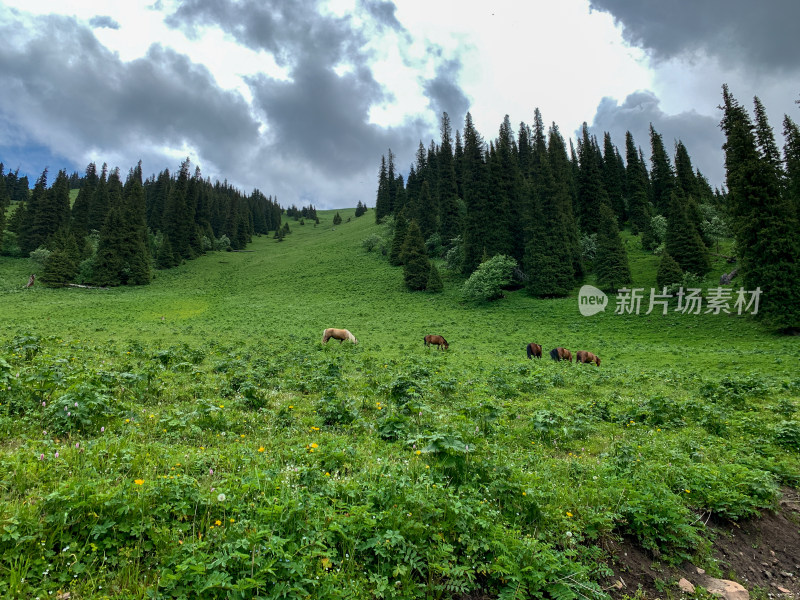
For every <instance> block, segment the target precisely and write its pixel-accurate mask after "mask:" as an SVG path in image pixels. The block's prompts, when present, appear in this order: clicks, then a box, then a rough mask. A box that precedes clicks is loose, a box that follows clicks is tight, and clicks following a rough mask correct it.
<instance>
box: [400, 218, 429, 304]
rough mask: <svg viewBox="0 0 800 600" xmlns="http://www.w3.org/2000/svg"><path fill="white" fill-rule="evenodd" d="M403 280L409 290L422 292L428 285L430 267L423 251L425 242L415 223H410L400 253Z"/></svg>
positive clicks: (426, 255)
mask: <svg viewBox="0 0 800 600" xmlns="http://www.w3.org/2000/svg"><path fill="white" fill-rule="evenodd" d="M401 260H402V261H403V279H404V280H405V282H406V286H407V287H408V288H409V289H410V290H424V289H425V287H426V286H427V285H428V277H429V276H430V271H431V265H430V261H429V260H428V254H427V252H426V251H425V241H424V240H423V239H422V232H421V231H420V229H419V226H418V225H417V222H416V221H413V220H412V221H411V223H410V224H409V226H408V231H407V232H406V239H405V241H404V242H403V250H402V253H401Z"/></svg>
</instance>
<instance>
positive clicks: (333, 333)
mask: <svg viewBox="0 0 800 600" xmlns="http://www.w3.org/2000/svg"><path fill="white" fill-rule="evenodd" d="M331 338H333V339H335V340H339V343H340V344H341V343H342V342H343V341H345V340H350V341H351V342H353V343H354V344H357V343H358V340H357V339H356V336H354V335H353V334H352V333H350V332H349V331H347V329H334V328H333V327H329V328H328V329H326V330H325V331H324V332H322V343H323V344H327V343H328V340H329V339H331Z"/></svg>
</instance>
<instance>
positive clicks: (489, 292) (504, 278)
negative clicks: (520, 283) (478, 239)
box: [461, 254, 517, 301]
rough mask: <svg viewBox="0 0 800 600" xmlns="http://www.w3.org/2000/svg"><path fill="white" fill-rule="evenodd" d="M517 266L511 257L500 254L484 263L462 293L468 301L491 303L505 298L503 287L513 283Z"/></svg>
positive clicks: (471, 277) (466, 283)
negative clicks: (512, 278) (513, 275)
mask: <svg viewBox="0 0 800 600" xmlns="http://www.w3.org/2000/svg"><path fill="white" fill-rule="evenodd" d="M516 266H517V261H515V260H514V259H513V258H511V257H510V256H506V255H504V254H498V255H496V256H493V257H492V258H490V259H489V260H487V261H486V262H484V263H481V264H480V265H478V268H477V269H475V271H474V272H473V273H472V275H470V277H469V279H467V281H466V282H465V283H464V287H463V288H462V289H461V293H462V294H463V296H464V298H466V299H468V300H481V301H490V300H496V299H498V298H502V297H503V287H504V286H506V285H508V284H509V283H511V274H512V273H513V271H514V267H516Z"/></svg>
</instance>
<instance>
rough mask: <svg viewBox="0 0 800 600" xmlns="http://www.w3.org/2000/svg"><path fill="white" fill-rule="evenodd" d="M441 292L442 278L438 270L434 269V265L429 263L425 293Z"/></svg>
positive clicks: (442, 288)
mask: <svg viewBox="0 0 800 600" xmlns="http://www.w3.org/2000/svg"><path fill="white" fill-rule="evenodd" d="M442 290H444V283H442V276H441V275H439V269H437V268H436V263H434V262H433V261H431V270H430V272H429V273H428V282H427V283H426V284H425V291H426V292H431V293H434V294H438V293H440V292H441V291H442Z"/></svg>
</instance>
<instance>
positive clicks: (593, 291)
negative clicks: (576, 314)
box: [578, 285, 608, 317]
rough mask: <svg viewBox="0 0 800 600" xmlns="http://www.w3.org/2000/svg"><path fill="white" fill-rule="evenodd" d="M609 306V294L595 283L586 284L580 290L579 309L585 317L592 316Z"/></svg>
mask: <svg viewBox="0 0 800 600" xmlns="http://www.w3.org/2000/svg"><path fill="white" fill-rule="evenodd" d="M606 306H608V296H606V295H605V293H604V292H603V291H602V290H598V289H597V288H596V287H594V286H593V285H585V286H583V287H582V288H581V289H580V291H579V292H578V310H580V311H581V314H582V315H583V316H584V317H591V316H592V315H596V314H597V313H599V312H601V311H604V310H605V309H606Z"/></svg>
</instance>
